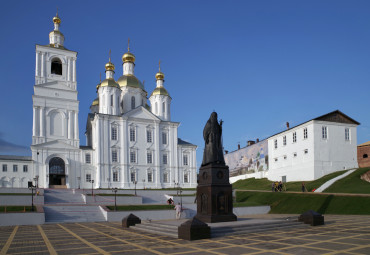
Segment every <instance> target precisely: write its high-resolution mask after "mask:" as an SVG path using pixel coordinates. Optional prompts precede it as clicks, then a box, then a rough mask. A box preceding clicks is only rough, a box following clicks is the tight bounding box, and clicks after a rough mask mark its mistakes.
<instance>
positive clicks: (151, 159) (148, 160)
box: [146, 151, 153, 164]
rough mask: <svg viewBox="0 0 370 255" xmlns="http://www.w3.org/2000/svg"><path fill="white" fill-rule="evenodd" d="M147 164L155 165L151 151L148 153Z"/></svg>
mask: <svg viewBox="0 0 370 255" xmlns="http://www.w3.org/2000/svg"><path fill="white" fill-rule="evenodd" d="M146 162H147V163H148V164H152V163H153V154H152V152H151V151H148V152H147V153H146Z"/></svg>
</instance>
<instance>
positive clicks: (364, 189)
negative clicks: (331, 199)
mask: <svg viewBox="0 0 370 255" xmlns="http://www.w3.org/2000/svg"><path fill="white" fill-rule="evenodd" d="M367 171H370V167H365V168H359V169H357V170H356V171H354V172H353V173H352V174H350V175H348V176H346V177H345V178H343V179H341V180H339V181H336V182H335V183H333V185H331V186H330V187H329V188H327V189H326V190H324V192H327V193H359V194H370V183H369V182H366V181H364V180H361V179H360V177H361V175H363V174H364V173H366V172H367Z"/></svg>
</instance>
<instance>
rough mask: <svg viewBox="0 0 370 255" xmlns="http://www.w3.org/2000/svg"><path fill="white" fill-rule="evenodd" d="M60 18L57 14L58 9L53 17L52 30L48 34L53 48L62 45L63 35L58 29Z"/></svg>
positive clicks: (61, 46)
mask: <svg viewBox="0 0 370 255" xmlns="http://www.w3.org/2000/svg"><path fill="white" fill-rule="evenodd" d="M61 22H62V20H61V19H60V18H59V16H58V9H57V14H56V15H55V17H54V18H53V23H54V30H53V31H51V32H50V34H49V42H50V45H51V46H53V47H55V48H63V45H64V35H63V34H62V33H61V32H60V31H59V26H60V23H61Z"/></svg>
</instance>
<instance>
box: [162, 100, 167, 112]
mask: <svg viewBox="0 0 370 255" xmlns="http://www.w3.org/2000/svg"><path fill="white" fill-rule="evenodd" d="M162 109H163V114H166V103H165V102H163V103H162Z"/></svg>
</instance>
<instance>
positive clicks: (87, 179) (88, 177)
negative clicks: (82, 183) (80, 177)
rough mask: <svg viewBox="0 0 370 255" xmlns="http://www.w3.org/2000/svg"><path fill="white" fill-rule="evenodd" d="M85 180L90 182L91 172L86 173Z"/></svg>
mask: <svg viewBox="0 0 370 255" xmlns="http://www.w3.org/2000/svg"><path fill="white" fill-rule="evenodd" d="M86 182H91V174H86Z"/></svg>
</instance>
